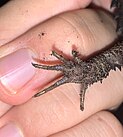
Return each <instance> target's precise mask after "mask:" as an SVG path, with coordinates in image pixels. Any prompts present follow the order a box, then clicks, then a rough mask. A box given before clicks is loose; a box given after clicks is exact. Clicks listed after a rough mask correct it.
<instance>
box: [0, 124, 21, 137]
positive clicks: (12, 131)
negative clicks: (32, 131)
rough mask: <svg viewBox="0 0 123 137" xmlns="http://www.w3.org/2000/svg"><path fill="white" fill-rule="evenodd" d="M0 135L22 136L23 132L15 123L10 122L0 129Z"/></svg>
mask: <svg viewBox="0 0 123 137" xmlns="http://www.w3.org/2000/svg"><path fill="white" fill-rule="evenodd" d="M0 137H22V133H21V131H20V130H19V128H17V127H16V126H15V125H14V124H8V125H6V126H3V127H2V128H1V129H0Z"/></svg>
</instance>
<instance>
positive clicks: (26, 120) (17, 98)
mask: <svg viewBox="0 0 123 137" xmlns="http://www.w3.org/2000/svg"><path fill="white" fill-rule="evenodd" d="M100 17H101V19H102V20H103V24H102V23H101V22H100ZM83 22H85V23H84V24H83ZM93 22H94V24H93ZM100 23H101V24H100ZM54 24H55V27H54ZM71 24H72V25H71ZM62 25H63V26H64V30H63V28H60V27H59V26H62ZM86 25H87V26H86ZM95 26H96V29H95ZM66 29H67V31H65V30H66ZM106 29H107V30H106ZM42 30H43V31H42ZM77 30H79V32H78V31H77ZM92 30H95V31H94V32H93V31H92ZM41 32H43V33H44V35H42V33H41ZM90 32H93V33H92V34H90ZM100 32H101V38H100V39H97V36H98V34H99V33H100ZM77 35H78V38H77V37H76V36H77ZM107 35H108V36H107ZM58 36H59V37H58ZM115 37H116V34H115V27H114V23H113V21H112V20H111V19H110V18H109V16H108V17H107V15H106V14H103V13H101V12H100V14H99V15H98V14H97V13H96V12H93V11H87V10H86V11H75V12H71V13H66V14H63V15H59V16H57V17H55V18H53V19H51V20H49V21H47V22H46V23H43V24H41V25H39V26H37V27H36V28H34V29H32V30H30V31H29V32H27V33H26V34H25V35H23V36H22V37H20V38H18V39H16V40H14V41H13V42H11V43H9V44H6V45H5V46H2V47H1V49H0V50H1V51H2V52H3V53H4V56H5V55H6V54H9V53H12V52H14V51H16V50H19V49H21V48H30V49H31V50H32V51H33V52H34V55H33V54H32V55H33V57H38V58H40V59H43V57H45V59H46V60H47V61H48V60H49V59H50V60H54V58H53V57H51V56H50V55H49V54H50V53H51V52H50V51H51V50H52V48H53V47H54V46H55V48H57V49H59V50H62V51H64V53H65V54H67V55H71V51H72V45H73V44H74V45H76V48H77V50H78V51H80V52H81V54H82V55H89V54H90V53H92V52H94V51H96V50H99V49H101V48H103V47H104V46H106V45H108V44H109V43H111V42H112V41H113V39H114V38H115ZM88 38H89V39H91V40H90V41H89V39H88ZM102 38H103V40H102ZM94 39H96V40H95V41H94V42H93V40H94ZM68 40H69V42H68ZM101 40H102V41H101ZM100 41H101V42H100ZM20 42H21V43H20ZM54 43H55V45H54ZM90 46H92V47H90ZM43 53H45V55H43ZM46 57H48V58H46ZM9 58H11V57H9ZM22 64H23V63H22ZM24 64H26V63H24ZM31 69H34V68H31ZM34 71H35V69H34ZM49 74H50V75H49ZM55 77H56V73H55V72H46V71H45V72H44V71H43V70H37V72H36V74H35V76H34V77H33V78H32V80H31V81H30V82H29V83H28V85H26V86H27V87H26V86H24V88H25V89H24V88H23V89H22V90H19V92H18V94H15V95H13V96H10V95H8V94H7V95H8V96H7V95H4V94H5V93H1V95H2V97H3V98H2V97H1V99H2V100H3V101H5V102H7V103H10V104H19V103H22V102H24V101H26V100H27V99H29V98H30V97H31V96H32V95H34V94H35V93H36V92H37V91H38V89H37V88H38V87H39V86H40V85H41V86H42V87H43V86H44V85H46V84H47V82H49V81H51V80H52V79H53V78H55ZM114 77H115V78H117V82H118V83H119V87H116V88H115V89H112V85H114V84H115V81H113V79H112V78H114ZM121 79H122V74H121V73H120V72H117V73H114V72H112V73H111V77H109V78H108V79H106V80H104V82H103V85H101V84H99V83H97V84H95V85H94V86H92V87H91V88H90V89H89V90H91V91H90V92H88V93H87V95H86V96H87V97H86V102H85V105H86V106H85V111H84V112H81V111H80V110H79V93H77V92H79V87H78V86H77V85H74V84H69V85H64V86H62V87H59V88H58V89H55V90H54V91H52V92H50V93H48V94H46V95H44V96H42V97H40V98H36V99H32V100H30V101H29V102H27V103H26V104H24V105H21V106H17V107H14V108H13V109H11V110H10V111H9V112H8V113H7V114H6V115H5V116H4V117H3V118H2V119H1V122H0V123H1V126H3V125H5V124H6V123H8V122H9V121H14V122H15V123H16V124H17V125H20V128H21V129H22V130H23V132H24V135H25V136H32V137H34V136H36V137H38V136H48V135H51V134H53V133H56V132H59V131H62V130H64V129H68V128H70V127H72V126H75V127H76V128H77V124H78V123H80V126H78V127H79V128H78V129H81V126H83V124H84V122H82V121H83V120H84V119H85V118H88V117H89V116H91V115H92V114H94V113H96V112H98V111H100V110H103V109H109V108H112V107H115V106H117V105H118V104H120V103H121V101H122V93H121V91H120V90H121V89H122V84H121ZM43 82H44V83H43ZM14 84H15V83H14ZM29 85H30V86H29ZM106 87H107V90H108V92H107V91H105V89H106ZM31 88H33V89H31ZM117 88H118V91H119V92H118V93H119V94H118V96H117V97H115V98H112V96H114V95H115V94H116V95H117V90H116V89H117ZM1 89H3V88H1ZM97 89H98V90H99V91H97ZM112 94H113V95H112ZM6 96H7V99H6V98H5V97H6ZM95 98H96V99H97V100H95ZM102 98H103V99H102ZM90 99H91V100H90ZM104 99H105V100H104ZM99 101H100V103H99ZM51 102H52V103H51ZM92 102H93V104H92ZM33 108H35V109H33ZM15 113H16V116H15ZM35 114H36V116H35ZM100 114H101V116H102V115H103V116H106V120H109V121H108V122H107V123H110V122H111V121H112V122H114V121H115V122H116V119H115V118H114V117H112V116H111V115H110V114H108V113H106V112H100V113H99V114H96V115H95V116H92V117H91V118H90V119H91V120H92V121H93V122H95V120H96V119H95V118H97V117H100ZM107 115H108V116H107ZM73 117H74V119H73ZM109 117H110V118H109ZM101 118H102V117H101ZM39 119H40V120H39ZM90 119H87V120H86V121H85V123H87V125H88V124H89V123H90V122H89V123H88V122H87V121H88V120H90ZM31 120H32V121H33V122H30V121H31ZM49 120H51V122H50V121H49ZM101 120H102V121H103V120H104V119H101ZM93 122H92V123H93ZM55 125H56V126H55ZM85 125H86V124H85ZM87 125H86V126H87ZM102 126H103V124H102V125H101V126H100V128H99V129H101V128H102ZM34 127H35V128H34ZM87 127H88V126H87ZM109 127H110V126H109ZM114 127H115V128H118V127H120V126H119V124H118V122H116V125H115V126H114ZM114 127H113V128H112V129H114ZM76 128H70V132H69V130H66V131H65V132H66V133H64V132H62V133H60V134H63V135H62V136H65V135H66V134H68V132H69V134H71V133H72V132H71V131H72V130H73V131H74V129H76ZM90 128H91V126H90ZM95 128H96V126H94V129H95ZM44 129H45V130H44ZM107 129H108V128H107ZM29 131H30V132H29ZM118 131H120V128H118ZM80 133H81V132H78V136H80V135H81V134H80ZM82 133H84V129H83V132H82ZM87 133H88V132H87V131H85V133H84V134H85V135H87ZM112 133H113V132H112ZM120 133H121V132H119V135H121V134H120ZM60 134H57V135H58V136H59V135H60ZM109 135H110V133H109ZM55 136H56V135H55ZM88 136H89V135H88Z"/></svg>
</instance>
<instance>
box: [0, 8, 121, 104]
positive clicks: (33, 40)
mask: <svg viewBox="0 0 123 137" xmlns="http://www.w3.org/2000/svg"><path fill="white" fill-rule="evenodd" d="M100 17H101V18H102V20H103V23H102V22H100ZM54 24H55V25H54ZM59 26H63V27H59ZM63 28H64V29H63ZM114 28H115V25H114V22H113V21H112V19H111V18H110V17H109V16H107V15H106V14H104V13H103V12H98V13H97V12H96V11H93V10H78V11H75V12H69V13H66V14H63V15H59V16H57V17H55V18H53V19H51V20H49V21H47V22H45V23H43V24H41V25H39V26H37V27H35V28H33V29H32V30H30V31H29V32H27V33H26V34H25V35H23V36H22V37H19V38H18V39H16V40H15V41H13V42H11V43H9V44H7V45H5V46H3V47H2V48H1V49H0V52H2V53H3V55H4V56H6V55H8V54H10V53H12V52H14V51H17V50H19V49H22V48H29V49H30V50H32V52H33V53H34V54H35V55H36V56H35V57H36V58H37V59H41V60H43V58H44V57H45V61H51V60H56V58H54V57H52V56H51V55H50V53H51V51H52V49H53V48H55V49H57V50H59V51H63V52H64V54H66V55H68V56H71V51H72V48H73V46H75V47H76V48H77V50H78V51H79V52H80V54H82V55H83V56H87V55H89V54H91V53H93V52H95V51H97V50H100V49H102V48H103V47H104V46H106V45H108V44H109V43H111V42H112V41H113V40H114V38H115V37H116V33H115V29H114ZM42 32H44V33H45V35H44V36H41V33H42ZM98 34H101V36H99V35H98ZM97 38H98V39H97ZM102 39H103V40H102ZM44 53H45V55H44ZM1 57H2V56H1ZM30 63H31V62H30ZM35 71H36V75H35V76H34V78H32V80H30V81H29V82H28V83H27V84H26V85H25V86H24V87H22V89H20V90H18V92H17V94H15V95H11V94H7V93H8V92H7V91H9V90H10V89H7V87H6V88H4V87H3V86H2V84H0V89H1V92H0V99H1V100H3V101H4V102H6V103H10V104H14V105H17V104H21V103H23V102H26V101H27V100H28V99H29V98H31V97H32V96H33V95H34V94H35V93H36V92H38V91H39V90H40V89H41V88H43V87H44V86H45V85H46V84H47V83H48V82H50V81H52V80H53V79H54V78H56V74H58V73H57V72H47V71H43V70H38V69H35ZM118 73H119V72H118ZM49 74H50V75H49ZM116 74H117V73H116ZM119 75H120V74H118V76H117V77H119Z"/></svg>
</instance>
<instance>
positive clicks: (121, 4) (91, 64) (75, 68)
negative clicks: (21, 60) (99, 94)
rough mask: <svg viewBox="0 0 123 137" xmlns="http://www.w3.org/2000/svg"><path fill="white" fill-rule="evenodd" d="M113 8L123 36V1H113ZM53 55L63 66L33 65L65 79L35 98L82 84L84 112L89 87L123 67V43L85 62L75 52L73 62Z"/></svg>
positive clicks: (81, 94)
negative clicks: (112, 71) (67, 86)
mask: <svg viewBox="0 0 123 137" xmlns="http://www.w3.org/2000/svg"><path fill="white" fill-rule="evenodd" d="M112 6H115V7H117V9H118V10H117V12H116V14H115V16H116V21H117V32H118V34H120V36H123V25H122V24H123V16H122V15H123V10H122V9H123V1H122V0H119V1H118V0H113V1H112V4H111V7H112ZM52 55H54V56H55V57H56V58H58V59H59V60H60V61H61V62H62V64H58V65H54V66H49V65H47V66H46V65H42V64H34V63H32V65H33V66H34V67H36V68H40V69H46V70H56V71H61V72H62V73H63V77H62V78H61V79H60V80H58V81H57V82H56V83H54V84H53V85H51V86H50V87H48V88H46V89H44V90H42V91H40V92H39V93H37V94H35V96H34V97H38V96H40V95H42V94H44V93H46V92H48V91H50V90H52V89H54V88H56V87H58V86H60V85H62V84H65V83H79V84H81V90H80V109H81V110H84V98H85V92H86V89H87V88H88V86H89V85H92V84H94V83H95V82H98V81H100V82H101V83H102V80H103V79H104V78H106V77H107V76H108V75H109V72H110V70H116V68H118V69H119V70H121V67H122V66H123V41H121V42H117V43H116V44H115V45H114V46H113V47H111V48H109V49H107V50H105V51H103V52H101V53H99V54H98V55H96V56H94V57H91V58H90V59H87V60H84V61H83V60H82V59H81V58H80V57H79V56H78V53H77V52H76V51H74V50H73V51H72V55H73V60H69V59H66V58H64V57H63V56H62V55H59V54H58V53H57V52H55V51H53V52H52Z"/></svg>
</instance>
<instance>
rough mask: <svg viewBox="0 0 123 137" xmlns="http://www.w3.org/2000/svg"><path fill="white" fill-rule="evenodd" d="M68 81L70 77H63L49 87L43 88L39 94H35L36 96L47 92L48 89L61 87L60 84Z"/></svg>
mask: <svg viewBox="0 0 123 137" xmlns="http://www.w3.org/2000/svg"><path fill="white" fill-rule="evenodd" d="M67 81H68V78H67V77H63V78H62V79H60V80H58V81H57V82H56V83H54V84H53V85H51V86H49V87H48V88H45V89H44V90H42V91H40V92H38V93H37V94H35V95H34V97H38V96H41V95H43V94H45V93H47V92H48V91H50V90H53V89H55V88H57V87H59V86H60V85H63V84H65V83H67Z"/></svg>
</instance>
